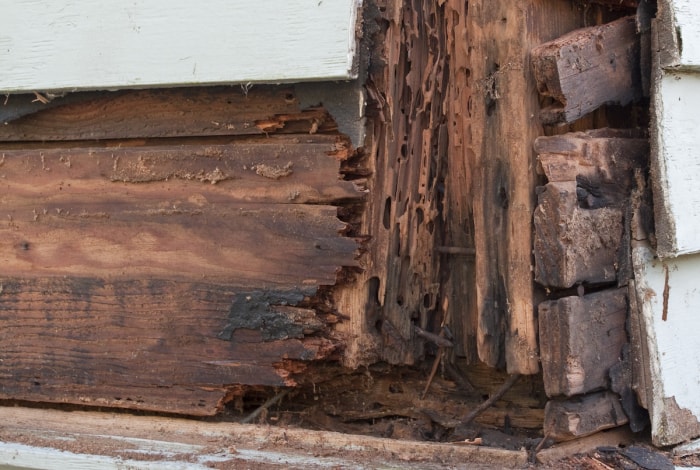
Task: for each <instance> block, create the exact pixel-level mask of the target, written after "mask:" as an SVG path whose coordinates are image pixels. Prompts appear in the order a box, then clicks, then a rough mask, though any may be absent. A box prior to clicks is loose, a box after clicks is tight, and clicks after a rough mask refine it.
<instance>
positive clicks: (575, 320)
mask: <svg viewBox="0 0 700 470" xmlns="http://www.w3.org/2000/svg"><path fill="white" fill-rule="evenodd" d="M626 291H627V289H613V290H605V291H601V292H597V293H594V294H589V295H585V296H582V297H563V298H561V299H558V300H548V301H545V302H542V303H541V304H540V305H539V307H538V310H539V326H540V329H539V333H540V359H541V361H542V373H543V377H544V385H545V391H546V393H547V395H548V396H550V397H552V396H556V395H565V396H572V395H576V394H580V393H587V392H590V391H592V390H596V389H599V388H605V387H607V386H608V383H609V380H608V376H609V370H610V368H611V367H612V366H614V365H615V364H617V363H618V362H619V361H620V360H621V356H622V349H623V347H624V345H625V344H626V343H627V333H626V331H625V321H626V319H627V295H626Z"/></svg>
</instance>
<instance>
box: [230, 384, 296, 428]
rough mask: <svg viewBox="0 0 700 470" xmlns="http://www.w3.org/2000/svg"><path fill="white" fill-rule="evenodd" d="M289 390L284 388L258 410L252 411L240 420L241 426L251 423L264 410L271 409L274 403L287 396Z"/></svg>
mask: <svg viewBox="0 0 700 470" xmlns="http://www.w3.org/2000/svg"><path fill="white" fill-rule="evenodd" d="M290 390H291V388H285V389H284V390H282V391H281V392H279V393H278V394H277V395H275V396H274V397H272V398H270V399H269V400H267V401H266V402H265V403H263V404H262V405H260V407H259V408H258V409H256V410H255V411H253V412H252V413H251V414H249V415H248V416H246V417H245V418H243V419H242V420H241V424H248V423H250V422H252V421H253V420H254V419H255V418H257V417H258V416H260V413H262V412H263V411H265V410H266V409H268V408H269V407H271V406H272V405H274V404H275V403H277V402H278V401H280V400H281V399H282V398H284V397H285V395H287V394H288V393H289V391H290Z"/></svg>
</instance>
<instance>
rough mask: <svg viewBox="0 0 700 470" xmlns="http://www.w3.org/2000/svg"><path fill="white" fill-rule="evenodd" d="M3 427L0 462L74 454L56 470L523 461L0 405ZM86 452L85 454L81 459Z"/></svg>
mask: <svg viewBox="0 0 700 470" xmlns="http://www.w3.org/2000/svg"><path fill="white" fill-rule="evenodd" d="M0 422H2V423H3V425H2V428H1V429H0V440H2V441H4V442H5V443H16V444H17V445H15V446H14V447H13V446H7V445H0V464H11V465H17V464H18V460H17V458H18V457H20V454H21V453H20V452H18V451H19V450H21V451H22V452H23V453H28V451H31V450H35V451H36V452H37V453H39V451H41V450H46V448H49V449H59V450H63V451H68V452H73V453H72V454H68V453H65V452H56V453H55V454H52V455H51V458H52V459H58V460H55V461H56V462H58V466H56V467H55V468H66V467H65V466H64V467H61V466H60V465H61V464H62V463H63V464H65V463H66V462H73V461H75V457H76V454H79V455H82V456H85V457H94V458H95V459H97V462H102V461H104V457H107V458H112V459H119V461H120V462H123V461H122V460H121V459H122V458H123V459H130V461H131V462H134V460H137V459H139V456H140V458H141V459H142V460H141V462H143V461H146V460H148V463H149V464H150V463H153V464H156V465H157V464H158V463H161V464H162V463H163V462H165V461H166V460H167V461H169V463H170V464H172V463H173V462H174V461H175V462H177V461H180V462H183V461H189V462H192V461H195V462H196V461H199V462H200V463H203V464H206V462H228V463H234V462H236V461H241V460H247V461H253V462H261V463H263V462H267V463H277V464H283V463H284V464H286V465H289V464H291V466H292V467H295V464H296V465H299V466H305V467H307V468H308V467H311V468H313V467H315V466H323V467H327V466H328V465H329V464H333V465H335V466H339V465H341V466H344V465H347V464H355V465H357V464H364V465H366V464H368V463H371V464H373V465H376V464H379V463H380V462H381V463H385V464H391V463H393V464H394V465H397V464H399V463H403V465H405V464H406V463H407V462H423V463H425V464H430V463H435V464H439V465H450V466H451V465H458V466H462V465H464V464H465V463H467V462H469V463H473V464H493V465H501V466H503V467H505V468H516V467H521V466H523V465H525V463H526V462H527V453H526V452H525V451H508V450H503V449H493V448H487V447H479V446H458V445H450V444H438V443H429V442H411V441H399V440H392V439H384V438H377V437H367V436H358V435H349V434H341V433H337V432H327V431H311V430H305V429H289V428H276V427H269V426H256V425H244V424H237V423H210V422H201V421H194V420H186V419H180V418H164V417H152V416H131V415H127V414H114V413H101V412H91V411H78V412H64V411H58V410H46V409H30V408H19V407H13V408H4V407H0ZM87 443H89V446H87V447H86V446H85V445H86V444H87ZM24 444H27V445H29V446H30V447H28V448H27V447H26V446H25V445H24ZM84 449H88V451H89V452H88V453H83V452H82V451H84ZM44 455H45V454H44ZM101 457H102V460H99V459H100V458H101ZM159 458H160V459H161V460H158V459H159ZM60 459H65V461H64V462H61V461H60ZM69 459H72V460H69ZM173 459H175V460H173ZM185 459H188V460H185ZM192 459H194V460H192ZM154 460H155V461H154ZM36 462H37V461H35V463H36ZM141 462H138V461H137V463H141ZM52 468H53V467H52ZM139 468H140V467H139ZM148 468H152V467H148ZM153 468H165V467H161V466H157V467H153ZM295 468H299V467H295Z"/></svg>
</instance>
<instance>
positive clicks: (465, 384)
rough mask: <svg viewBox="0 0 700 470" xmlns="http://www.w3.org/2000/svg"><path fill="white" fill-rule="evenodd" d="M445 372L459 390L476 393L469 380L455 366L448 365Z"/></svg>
mask: <svg viewBox="0 0 700 470" xmlns="http://www.w3.org/2000/svg"><path fill="white" fill-rule="evenodd" d="M445 370H446V371H447V375H448V376H449V377H450V378H451V379H452V380H453V381H454V382H455V383H456V384H457V386H458V387H459V388H461V389H462V390H464V391H467V392H469V393H474V392H476V389H475V388H474V386H473V385H472V384H471V382H469V380H468V379H467V378H466V377H465V376H464V375H463V374H462V373H461V372H460V371H459V369H457V367H455V365H454V364H450V363H449V362H448V363H447V365H446V367H445Z"/></svg>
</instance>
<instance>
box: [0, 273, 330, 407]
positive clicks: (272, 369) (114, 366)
mask: <svg viewBox="0 0 700 470" xmlns="http://www.w3.org/2000/svg"><path fill="white" fill-rule="evenodd" d="M0 285H1V286H2V293H1V294H0V298H1V299H2V303H3V309H2V314H1V321H2V326H3V327H2V330H1V333H0V336H1V339H0V341H2V344H3V345H4V347H3V352H2V361H1V362H0V369H1V371H0V374H2V375H3V376H4V377H7V378H8V380H7V383H6V384H5V385H3V387H2V391H0V397H2V398H4V399H15V400H28V401H42V402H50V403H72V404H78V405H91V406H108V407H120V408H131V409H141V410H157V411H165V412H171V413H182V414H187V415H213V414H215V413H216V412H218V411H220V410H221V409H222V407H223V405H224V404H225V403H226V401H228V400H230V399H232V398H233V397H234V396H236V395H240V394H242V393H244V385H269V386H292V385H294V384H295V381H294V378H293V374H294V373H295V372H300V371H302V370H303V369H304V368H305V363H306V362H307V361H309V360H314V359H322V358H324V357H327V356H328V355H329V354H331V353H332V352H333V351H334V349H335V347H336V345H335V344H334V343H333V342H331V341H330V340H327V339H324V338H323V337H313V336H310V337H306V335H305V334H304V331H305V329H306V328H307V325H306V324H305V323H295V322H294V320H293V319H291V318H290V317H289V316H287V315H285V314H284V313H277V312H275V309H274V305H276V304H277V305H284V304H294V303H299V302H301V301H302V300H303V299H304V297H305V296H308V295H312V294H313V291H314V290H313V289H308V290H306V291H297V292H293V291H288V292H285V291H281V290H279V291H272V290H270V291H267V292H263V291H250V290H249V291H246V290H245V289H242V288H236V287H235V286H233V285H230V284H228V285H217V284H214V283H212V282H201V281H200V282H195V281H174V280H163V279H157V278H150V279H143V280H136V279H129V280H123V281H115V280H109V279H100V278H90V277H77V276H71V277H50V278H37V277H34V278H32V279H21V278H10V277H7V276H5V277H3V278H2V279H0ZM283 358H285V359H284V360H283Z"/></svg>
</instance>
